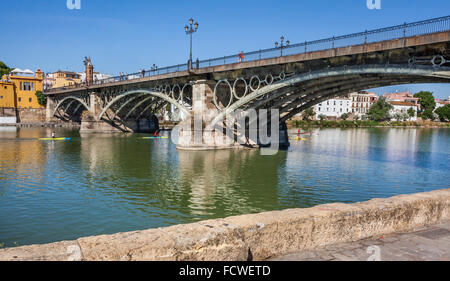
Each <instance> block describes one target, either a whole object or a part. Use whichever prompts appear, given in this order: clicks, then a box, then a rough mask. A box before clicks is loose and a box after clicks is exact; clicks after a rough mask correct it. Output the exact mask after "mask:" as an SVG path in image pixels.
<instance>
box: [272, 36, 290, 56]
mask: <svg viewBox="0 0 450 281" xmlns="http://www.w3.org/2000/svg"><path fill="white" fill-rule="evenodd" d="M280 40H281V44H280V47H279V48H280V52H281V56H283V49H284V48H287V47H289V44H290V43H291V42H289V40H287V41H286V45H284V36H281V38H280ZM275 48H278V42H275Z"/></svg>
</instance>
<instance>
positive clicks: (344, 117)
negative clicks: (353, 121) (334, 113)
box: [341, 113, 349, 121]
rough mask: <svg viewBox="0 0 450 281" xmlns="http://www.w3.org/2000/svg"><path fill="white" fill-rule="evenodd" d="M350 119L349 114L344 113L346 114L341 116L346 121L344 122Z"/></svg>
mask: <svg viewBox="0 0 450 281" xmlns="http://www.w3.org/2000/svg"><path fill="white" fill-rule="evenodd" d="M348 117H349V116H348V114H347V113H344V114H342V115H341V119H342V120H344V121H345V120H347V119H348Z"/></svg>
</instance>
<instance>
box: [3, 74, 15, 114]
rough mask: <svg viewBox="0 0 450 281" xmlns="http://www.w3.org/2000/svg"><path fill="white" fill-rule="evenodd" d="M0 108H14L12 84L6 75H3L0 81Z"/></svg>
mask: <svg viewBox="0 0 450 281" xmlns="http://www.w3.org/2000/svg"><path fill="white" fill-rule="evenodd" d="M0 107H3V108H5V107H6V108H8V107H10V108H15V107H16V98H15V95H14V84H13V83H12V82H11V81H9V80H8V77H7V76H6V75H4V76H3V77H2V79H1V80H0Z"/></svg>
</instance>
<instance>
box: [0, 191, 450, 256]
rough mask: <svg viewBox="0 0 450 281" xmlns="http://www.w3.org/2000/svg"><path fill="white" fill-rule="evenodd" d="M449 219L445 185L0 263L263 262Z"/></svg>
mask: <svg viewBox="0 0 450 281" xmlns="http://www.w3.org/2000/svg"><path fill="white" fill-rule="evenodd" d="M449 219H450V189H443V190H436V191H431V192H425V193H416V194H410V195H399V196H394V197H390V198H385V199H372V200H370V201H367V202H360V203H354V204H343V203H333V204H324V205H317V206H315V207H312V208H303V209H288V210H283V211H272V212H264V213H259V214H249V215H241V216H233V217H228V218H224V219H216V220H207V221H201V222H197V223H191V224H183V225H175V226H170V227H164V228H156V229H148V230H142V231H131V232H125V233H117V234H113V235H99V236H92V237H84V238H79V239H77V240H74V241H62V242H56V243H50V244H44V245H30V246H22V247H17V248H8V249H2V250H0V260H86V261H96V260H97V261H99V260H109V261H113V260H128V261H131V260H191V261H194V260H223V261H245V260H266V259H270V258H274V257H278V256H282V255H286V254H288V253H292V252H296V251H302V250H308V249H314V248H316V247H323V246H327V245H332V244H336V243H345V242H352V241H358V240H362V239H366V238H370V237H380V236H382V235H387V234H391V233H396V232H406V231H409V230H412V229H414V228H417V227H421V226H426V225H432V224H437V223H440V222H445V221H447V220H449Z"/></svg>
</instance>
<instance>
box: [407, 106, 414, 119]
mask: <svg viewBox="0 0 450 281" xmlns="http://www.w3.org/2000/svg"><path fill="white" fill-rule="evenodd" d="M407 113H408V116H409V120H411V118H413V117H414V116H416V111H415V110H414V108H412V107H410V108H409V109H408V111H407Z"/></svg>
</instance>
